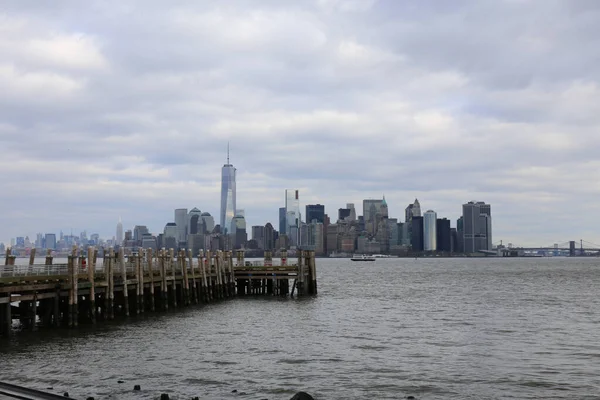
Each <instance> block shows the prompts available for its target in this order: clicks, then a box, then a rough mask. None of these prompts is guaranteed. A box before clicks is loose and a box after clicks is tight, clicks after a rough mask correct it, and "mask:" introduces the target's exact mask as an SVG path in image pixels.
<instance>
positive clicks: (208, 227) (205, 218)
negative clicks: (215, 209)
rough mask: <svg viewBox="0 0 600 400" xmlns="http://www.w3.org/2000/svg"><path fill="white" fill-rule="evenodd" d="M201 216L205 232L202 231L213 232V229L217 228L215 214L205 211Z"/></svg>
mask: <svg viewBox="0 0 600 400" xmlns="http://www.w3.org/2000/svg"><path fill="white" fill-rule="evenodd" d="M201 217H202V225H203V228H204V232H200V233H212V231H213V230H214V229H215V219H214V218H213V216H212V215H210V213H207V212H203V213H202V215H201Z"/></svg>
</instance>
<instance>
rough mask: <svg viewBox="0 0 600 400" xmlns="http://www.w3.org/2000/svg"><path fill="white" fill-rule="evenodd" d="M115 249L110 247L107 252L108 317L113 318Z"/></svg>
mask: <svg viewBox="0 0 600 400" xmlns="http://www.w3.org/2000/svg"><path fill="white" fill-rule="evenodd" d="M115 264H116V260H115V250H114V249H113V248H111V249H110V252H109V261H108V273H107V274H108V275H107V278H108V288H107V290H108V308H107V310H106V311H107V312H108V319H110V320H113V319H115Z"/></svg>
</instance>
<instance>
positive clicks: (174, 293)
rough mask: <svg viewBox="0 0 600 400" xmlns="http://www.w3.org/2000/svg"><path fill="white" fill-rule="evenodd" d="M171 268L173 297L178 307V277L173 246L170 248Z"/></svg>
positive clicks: (174, 304) (175, 305)
mask: <svg viewBox="0 0 600 400" xmlns="http://www.w3.org/2000/svg"><path fill="white" fill-rule="evenodd" d="M169 269H170V271H171V279H172V282H171V284H172V286H171V288H172V289H173V290H172V298H173V307H177V279H176V276H175V249H173V248H172V247H171V248H170V249H169Z"/></svg>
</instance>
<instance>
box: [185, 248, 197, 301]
mask: <svg viewBox="0 0 600 400" xmlns="http://www.w3.org/2000/svg"><path fill="white" fill-rule="evenodd" d="M187 256H188V260H189V263H190V273H191V275H192V288H191V291H192V299H191V300H192V301H193V302H194V304H198V288H197V283H196V272H195V271H194V253H192V249H188V251H187Z"/></svg>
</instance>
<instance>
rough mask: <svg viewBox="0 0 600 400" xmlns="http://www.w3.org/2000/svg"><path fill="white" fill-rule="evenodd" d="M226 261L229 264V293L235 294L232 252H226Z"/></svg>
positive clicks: (232, 295)
mask: <svg viewBox="0 0 600 400" xmlns="http://www.w3.org/2000/svg"><path fill="white" fill-rule="evenodd" d="M227 263H228V264H229V274H230V277H229V295H230V296H231V297H234V296H235V269H234V268H233V252H232V251H228V252H227Z"/></svg>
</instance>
